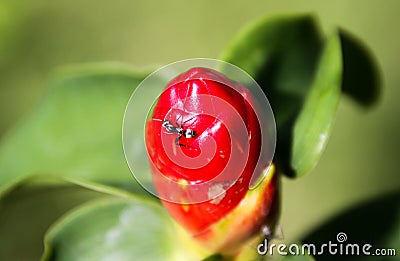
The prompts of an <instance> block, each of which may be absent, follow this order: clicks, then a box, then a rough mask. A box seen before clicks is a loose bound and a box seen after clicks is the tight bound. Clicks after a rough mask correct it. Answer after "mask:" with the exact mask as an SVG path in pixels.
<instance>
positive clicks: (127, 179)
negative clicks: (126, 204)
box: [0, 65, 145, 194]
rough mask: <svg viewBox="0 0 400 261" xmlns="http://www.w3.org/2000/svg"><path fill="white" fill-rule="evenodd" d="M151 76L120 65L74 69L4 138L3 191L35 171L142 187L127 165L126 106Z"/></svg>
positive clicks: (0, 158) (0, 149)
mask: <svg viewBox="0 0 400 261" xmlns="http://www.w3.org/2000/svg"><path fill="white" fill-rule="evenodd" d="M144 77H145V74H144V73H135V72H133V71H132V70H131V69H129V68H125V67H122V66H116V65H104V66H87V67H84V68H78V69H74V70H70V71H69V72H68V73H64V74H62V75H61V76H59V77H58V79H57V80H55V81H54V82H53V83H52V85H51V87H50V88H49V91H48V93H47V95H46V96H45V97H44V100H43V102H42V103H40V104H39V106H38V107H37V108H35V109H34V110H33V111H32V113H31V115H30V116H29V117H28V118H27V119H25V120H24V121H23V122H22V123H21V124H20V125H19V126H17V127H16V128H15V129H14V130H13V131H11V133H9V135H7V136H6V137H5V139H4V140H3V141H2V144H1V147H0V173H1V175H0V194H1V191H3V190H5V189H7V187H8V186H10V185H11V184H13V183H15V182H17V181H18V180H22V179H24V177H26V176H29V175H31V174H37V173H41V174H51V175H58V176H61V177H67V178H78V179H80V180H88V181H93V182H98V183H102V184H107V185H111V186H116V187H120V188H125V189H127V190H138V191H142V189H141V188H139V185H137V183H136V181H135V179H134V178H133V176H132V174H131V173H130V171H129V168H128V167H127V165H126V163H125V158H124V154H123V150H122V141H121V129H122V119H123V115H124V110H125V106H126V104H127V102H128V100H129V98H130V95H131V94H132V92H133V90H134V89H135V88H136V86H137V85H138V84H139V82H140V81H141V80H142V79H143V78H144Z"/></svg>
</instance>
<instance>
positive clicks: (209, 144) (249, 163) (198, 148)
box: [146, 68, 276, 235]
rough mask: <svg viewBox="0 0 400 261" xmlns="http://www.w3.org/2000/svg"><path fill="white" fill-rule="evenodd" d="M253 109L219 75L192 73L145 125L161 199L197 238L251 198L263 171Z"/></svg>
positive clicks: (243, 93) (239, 89)
mask: <svg viewBox="0 0 400 261" xmlns="http://www.w3.org/2000/svg"><path fill="white" fill-rule="evenodd" d="M251 103H252V97H251V94H250V92H249V91H248V90H247V89H246V88H245V87H243V86H241V85H239V84H238V83H236V82H233V81H231V80H229V79H228V78H226V77H225V76H224V75H222V74H221V73H219V72H217V71H214V70H211V69H207V68H193V69H190V70H189V71H187V72H185V73H183V74H181V75H179V76H177V77H176V78H175V79H173V80H172V81H171V82H170V83H169V84H168V85H167V86H166V88H165V90H164V92H163V93H162V94H161V95H160V97H159V99H158V101H157V104H156V105H155V107H154V110H153V114H152V117H151V118H150V119H149V121H148V122H147V125H146V146H147V150H148V154H149V157H150V160H151V166H152V170H153V181H154V184H155V187H156V190H157V193H158V194H159V196H160V198H161V199H162V202H163V204H164V206H165V207H166V208H167V209H168V211H169V212H170V214H171V215H172V216H173V217H174V218H175V219H176V220H177V221H178V223H180V224H181V225H182V226H184V227H185V228H186V229H187V230H188V231H189V232H190V233H192V234H193V235H199V234H204V233H208V232H207V231H210V229H211V227H212V226H213V225H215V224H216V223H218V222H220V221H221V219H223V218H224V217H226V216H228V214H229V213H231V212H232V211H233V210H234V209H235V208H236V207H237V206H238V204H239V203H240V202H241V201H242V200H243V198H244V197H245V195H246V193H247V192H248V190H249V184H250V180H251V177H252V175H253V173H254V174H256V175H259V174H260V173H257V172H261V171H262V169H257V170H256V166H257V162H258V160H259V157H260V151H261V129H260V124H259V121H258V119H257V115H256V113H255V111H254V109H253V108H252V106H251ZM260 160H262V159H260ZM267 165H268V163H266V165H265V166H263V165H262V164H261V165H260V166H261V167H263V168H265V167H267ZM274 180H276V178H273V179H270V182H271V183H272V182H273V183H274V184H275V181H274ZM266 187H268V189H266ZM263 188H264V190H265V191H268V193H267V192H265V191H263V192H260V193H262V194H268V195H267V196H268V199H265V200H260V199H257V200H259V201H260V202H261V203H260V204H264V205H266V206H263V207H262V208H265V207H266V209H267V210H268V211H269V209H270V205H271V204H272V201H273V200H272V198H273V196H274V195H275V185H273V186H272V188H271V186H264V187H263ZM268 211H263V213H262V216H263V217H265V216H266V215H267V214H268V213H267V212H268ZM247 214H248V213H247ZM255 218H257V217H255ZM261 223H262V222H261ZM253 230H254V228H253ZM252 233H253V232H252Z"/></svg>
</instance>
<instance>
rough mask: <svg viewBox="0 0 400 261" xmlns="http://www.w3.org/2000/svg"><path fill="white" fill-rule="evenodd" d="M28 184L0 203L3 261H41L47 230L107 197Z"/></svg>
mask: <svg viewBox="0 0 400 261" xmlns="http://www.w3.org/2000/svg"><path fill="white" fill-rule="evenodd" d="M33 182H34V180H29V181H28V180H26V181H25V182H23V183H21V184H18V185H17V186H15V187H13V188H10V190H9V191H8V193H7V194H5V195H4V196H3V197H2V198H1V199H0V260H38V259H39V258H40V255H41V254H42V252H43V237H44V235H45V232H46V230H47V229H48V228H49V227H50V225H51V224H52V223H53V222H54V221H55V220H56V219H57V218H59V216H61V215H62V214H64V213H65V212H66V211H68V210H69V209H71V208H73V207H75V206H77V205H79V204H81V203H83V202H86V201H88V200H90V199H93V198H97V197H100V196H104V194H101V193H98V192H96V191H92V190H88V189H85V188H82V187H79V186H71V185H68V184H66V183H59V184H58V185H57V186H51V187H50V186H47V185H37V184H36V185H33V184H32V183H33Z"/></svg>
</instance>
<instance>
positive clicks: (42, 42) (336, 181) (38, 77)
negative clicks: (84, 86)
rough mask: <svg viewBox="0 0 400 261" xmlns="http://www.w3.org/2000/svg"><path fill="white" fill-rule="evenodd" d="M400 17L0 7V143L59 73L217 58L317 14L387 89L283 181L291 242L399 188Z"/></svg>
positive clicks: (343, 118) (176, 5) (220, 5)
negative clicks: (264, 29) (245, 39)
mask: <svg viewBox="0 0 400 261" xmlns="http://www.w3.org/2000/svg"><path fill="white" fill-rule="evenodd" d="M399 10H400V1H397V0H387V1H365V0H358V1H346V0H341V1H329V2H328V1H279V2H278V1H266V0H263V1H256V0H249V1H240V2H235V3H233V2H232V1H227V0H220V1H215V0H202V1H183V0H179V1H177V0H169V1H160V0H158V1H155V0H150V1H141V2H138V1H126V0H114V1H104V0H96V1H95V0H88V1H78V0H69V1H62V0H55V1H50V0H33V1H18V0H17V1H15V0H1V1H0V111H1V117H0V135H1V136H2V137H4V136H3V135H6V133H7V130H8V129H10V128H12V127H13V126H14V125H15V124H18V122H19V121H20V120H22V119H23V117H24V115H25V114H26V113H28V112H29V111H30V110H31V109H33V108H34V107H35V104H36V103H38V102H39V101H40V99H41V97H42V96H43V95H44V93H45V92H46V83H47V82H48V81H49V79H50V78H51V76H52V74H53V72H54V70H56V69H57V68H59V67H60V66H64V65H70V64H80V63H88V62H89V63H92V62H103V61H114V62H121V63H126V64H128V65H131V66H134V67H137V68H141V67H144V66H153V65H164V64H167V63H170V62H174V61H177V60H181V59H185V58H193V57H210V58H216V57H217V56H218V55H219V54H220V52H221V51H222V49H223V48H224V47H225V46H226V45H227V43H228V42H229V41H230V39H232V37H233V36H234V35H235V34H236V33H237V32H238V30H239V29H240V28H241V27H242V26H243V25H245V24H246V23H248V22H250V21H252V20H254V19H257V18H260V17H263V16H266V15H276V14H282V13H284V14H286V13H305V12H313V13H315V15H316V16H317V17H318V19H319V20H320V22H321V27H322V30H324V31H325V32H330V30H332V29H333V28H334V27H335V26H341V27H343V28H345V29H347V30H348V31H350V32H352V33H354V34H355V35H357V36H358V37H359V38H361V39H362V40H363V41H364V42H365V43H366V44H367V45H368V46H369V48H370V49H371V50H372V51H373V53H374V55H375V57H376V59H377V61H378V64H379V65H380V67H381V71H382V76H383V86H384V88H383V91H382V95H381V97H380V99H379V102H378V103H377V104H376V106H374V107H373V108H371V109H368V110H365V109H363V108H361V107H359V106H358V105H356V104H355V103H353V102H352V101H351V100H349V99H348V98H346V97H344V98H343V99H342V102H341V104H340V107H339V111H338V115H337V119H336V123H335V128H334V130H333V135H332V137H331V139H330V142H329V144H328V147H327V149H326V152H325V154H324V155H323V156H322V159H321V161H320V163H319V165H318V166H317V167H316V168H315V169H314V170H313V172H312V173H311V174H310V175H307V176H305V177H304V178H300V179H298V180H289V179H286V178H285V179H284V180H283V213H282V221H281V223H282V227H283V230H284V236H285V237H286V238H287V239H296V238H297V237H299V236H300V235H301V234H303V233H304V232H306V231H309V230H310V229H312V228H314V227H316V226H318V225H319V224H320V223H322V222H323V221H324V220H326V218H328V217H331V216H332V215H333V214H334V213H336V212H337V211H339V210H341V209H344V208H347V207H350V206H352V205H354V204H356V203H358V202H362V201H365V200H368V199H370V198H373V197H377V196H379V195H383V194H386V193H388V192H390V191H394V190H399V189H400V178H399V173H398V171H399V165H400V163H399V148H400V139H399V137H398V134H399V133H400V124H399V116H398V113H399V109H400V103H399V102H398V99H399V98H400V89H399V88H398V85H399V84H400V74H399V73H398V72H399V66H400V59H399V58H400V55H399V46H400V34H399V33H398V25H399V24H400V16H399V14H398V11H399ZM389 207H392V208H397V209H398V208H399V206H389ZM392 210H393V209H390V208H389V209H388V211H392ZM338 232H339V231H338Z"/></svg>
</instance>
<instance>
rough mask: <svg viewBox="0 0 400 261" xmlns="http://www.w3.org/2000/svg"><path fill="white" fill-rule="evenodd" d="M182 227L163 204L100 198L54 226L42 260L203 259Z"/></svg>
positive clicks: (49, 233)
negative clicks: (180, 228) (185, 235)
mask: <svg viewBox="0 0 400 261" xmlns="http://www.w3.org/2000/svg"><path fill="white" fill-rule="evenodd" d="M181 233H182V231H181V230H179V229H177V227H176V226H175V224H174V223H172V221H171V219H170V218H169V215H168V213H167V212H166V211H165V209H164V208H163V207H161V206H160V205H158V204H153V203H152V202H150V201H143V200H141V201H139V200H122V199H108V200H98V201H93V202H89V203H88V204H86V205H85V206H83V207H81V208H79V209H77V210H76V211H74V212H72V213H71V214H70V215H68V216H66V217H65V218H64V219H62V220H61V221H60V222H59V223H57V224H56V225H55V226H54V227H52V229H51V230H50V231H49V232H48V234H47V236H46V239H45V245H46V250H45V253H44V255H43V258H42V260H44V261H45V260H53V261H55V260H57V261H62V260H68V261H69V260H75V261H79V260H99V261H101V260H143V261H145V260H160V261H161V260H201V259H202V256H203V257H204V255H202V254H200V253H198V252H197V249H194V248H193V247H194V246H192V245H190V241H189V240H187V238H185V237H182V235H184V234H181Z"/></svg>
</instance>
